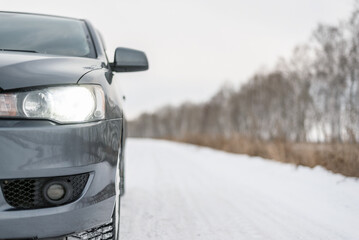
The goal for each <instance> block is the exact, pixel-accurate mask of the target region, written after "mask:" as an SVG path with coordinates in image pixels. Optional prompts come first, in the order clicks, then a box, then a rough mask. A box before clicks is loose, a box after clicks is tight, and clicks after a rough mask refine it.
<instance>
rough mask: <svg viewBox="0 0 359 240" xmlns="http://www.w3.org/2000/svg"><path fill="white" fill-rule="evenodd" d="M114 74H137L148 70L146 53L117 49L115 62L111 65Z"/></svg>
mask: <svg viewBox="0 0 359 240" xmlns="http://www.w3.org/2000/svg"><path fill="white" fill-rule="evenodd" d="M111 68H112V71H114V72H137V71H145V70H147V69H148V61H147V57H146V54H145V53H144V52H141V51H138V50H133V49H129V48H122V47H119V48H116V51H115V60H114V62H113V63H111Z"/></svg>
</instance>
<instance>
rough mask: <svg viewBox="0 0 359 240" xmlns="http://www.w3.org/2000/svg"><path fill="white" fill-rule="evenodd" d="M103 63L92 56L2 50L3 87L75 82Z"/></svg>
mask: <svg viewBox="0 0 359 240" xmlns="http://www.w3.org/2000/svg"><path fill="white" fill-rule="evenodd" d="M102 66H103V63H102V62H101V61H99V60H97V59H92V58H80V57H63V56H54V55H44V54H36V53H23V52H21V53H20V52H1V51H0V88H1V89H3V90H11V89H19V88H28V87H37V86H44V85H47V86H49V85H60V84H62V85H63V84H76V83H77V82H78V80H79V79H80V78H81V77H82V76H83V75H84V74H86V73H87V72H90V71H92V70H94V69H101V68H102Z"/></svg>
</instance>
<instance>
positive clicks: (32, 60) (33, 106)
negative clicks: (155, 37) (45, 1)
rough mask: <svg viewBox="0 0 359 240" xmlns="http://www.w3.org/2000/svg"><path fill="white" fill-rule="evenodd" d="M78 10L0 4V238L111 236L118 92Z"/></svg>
mask: <svg viewBox="0 0 359 240" xmlns="http://www.w3.org/2000/svg"><path fill="white" fill-rule="evenodd" d="M105 50H106V49H105V44H104V42H103V40H102V38H101V36H100V34H99V32H98V31H97V30H96V29H95V28H94V27H93V26H92V25H91V24H90V23H89V22H88V21H86V20H80V19H72V18H64V17H57V16H48V15H39V14H25V13H14V12H0V188H1V191H0V239H118V235H119V207H120V195H122V194H123V192H124V164H123V162H124V146H125V139H126V122H125V117H124V113H123V108H122V101H123V99H124V96H123V95H122V94H121V92H120V88H119V86H118V83H117V81H116V80H114V79H113V74H114V72H130V71H142V70H147V69H148V63H147V58H146V56H145V54H144V53H143V52H140V51H136V50H131V49H127V48H117V49H116V51H115V57H114V61H113V62H109V61H108V58H107V56H106V52H105Z"/></svg>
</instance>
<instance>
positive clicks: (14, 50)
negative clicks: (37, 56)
mask: <svg viewBox="0 0 359 240" xmlns="http://www.w3.org/2000/svg"><path fill="white" fill-rule="evenodd" d="M0 51H2V52H5V51H6V52H30V53H39V52H37V51H34V50H23V49H4V48H0Z"/></svg>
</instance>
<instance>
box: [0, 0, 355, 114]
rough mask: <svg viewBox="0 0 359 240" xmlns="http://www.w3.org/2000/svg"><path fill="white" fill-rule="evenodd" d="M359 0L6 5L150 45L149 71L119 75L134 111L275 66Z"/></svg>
mask: <svg viewBox="0 0 359 240" xmlns="http://www.w3.org/2000/svg"><path fill="white" fill-rule="evenodd" d="M352 6H353V0H271V1H268V0H99V1H90V0H87V1H80V0H70V1H69V0H61V1H57V0H44V1H36V0H34V1H28V0H22V1H19V0H12V1H2V2H1V5H0V9H1V10H3V11H25V12H36V13H46V14H56V15H62V16H70V17H76V18H87V19H89V20H90V21H91V22H92V23H93V24H94V25H95V27H97V28H98V29H99V30H100V31H101V32H102V35H103V36H104V39H105V41H106V43H107V48H108V55H109V58H110V59H112V58H113V52H114V49H115V48H116V47H117V46H123V47H130V48H135V49H140V50H143V51H145V52H146V53H147V56H148V58H149V61H150V71H148V72H141V73H126V74H117V80H118V81H121V85H122V87H123V89H124V92H125V94H126V97H127V100H126V102H127V103H126V110H127V115H128V117H129V118H130V119H131V118H134V117H136V116H137V115H138V114H140V113H141V112H144V111H146V112H151V111H153V110H154V109H156V108H158V107H160V106H163V105H167V104H172V105H178V104H179V103H181V102H184V101H194V102H200V101H204V100H207V99H208V98H210V96H211V95H213V94H214V93H215V92H216V91H217V90H218V88H219V87H220V86H221V85H222V84H223V83H224V82H225V81H227V82H231V83H233V85H234V86H236V87H237V86H239V85H240V83H243V82H244V81H246V80H247V79H248V78H249V77H250V76H251V75H252V74H253V73H254V72H255V71H256V70H258V69H261V68H263V67H267V68H270V67H271V66H273V65H274V64H275V63H276V61H277V59H278V57H280V56H284V57H286V56H289V55H290V52H291V50H292V49H293V47H294V46H295V45H297V44H300V43H304V42H306V41H307V40H308V39H309V37H310V33H311V31H312V30H313V29H314V28H315V27H316V25H317V24H318V23H319V22H323V23H332V24H335V23H337V22H338V21H339V20H340V19H345V18H347V17H348V16H349V14H350V12H351V9H352Z"/></svg>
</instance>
